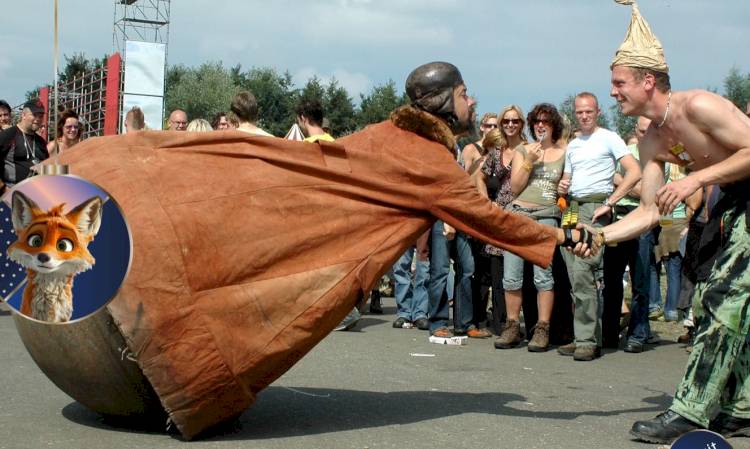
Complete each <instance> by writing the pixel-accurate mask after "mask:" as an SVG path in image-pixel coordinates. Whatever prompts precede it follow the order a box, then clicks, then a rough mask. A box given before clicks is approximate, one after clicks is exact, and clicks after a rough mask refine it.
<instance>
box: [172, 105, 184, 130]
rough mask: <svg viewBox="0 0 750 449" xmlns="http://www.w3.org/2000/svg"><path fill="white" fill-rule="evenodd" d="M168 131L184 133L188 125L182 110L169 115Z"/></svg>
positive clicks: (176, 110)
mask: <svg viewBox="0 0 750 449" xmlns="http://www.w3.org/2000/svg"><path fill="white" fill-rule="evenodd" d="M168 124H169V130H170V131H185V130H186V129H187V124H188V116H187V113H186V112H185V111H183V110H182V109H175V110H174V111H172V113H171V114H169V122H168Z"/></svg>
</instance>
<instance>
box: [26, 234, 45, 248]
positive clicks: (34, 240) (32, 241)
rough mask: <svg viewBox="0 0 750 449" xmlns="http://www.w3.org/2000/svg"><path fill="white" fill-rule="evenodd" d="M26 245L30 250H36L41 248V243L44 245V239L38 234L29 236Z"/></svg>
mask: <svg viewBox="0 0 750 449" xmlns="http://www.w3.org/2000/svg"><path fill="white" fill-rule="evenodd" d="M26 243H28V244H29V246H30V247H32V248H38V247H40V246H42V243H44V239H42V236H41V235H39V234H31V235H30V236H29V238H28V239H26Z"/></svg>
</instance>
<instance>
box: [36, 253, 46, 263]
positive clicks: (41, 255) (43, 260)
mask: <svg viewBox="0 0 750 449" xmlns="http://www.w3.org/2000/svg"><path fill="white" fill-rule="evenodd" d="M36 258H37V260H38V261H39V262H41V263H47V262H49V255H48V254H47V253H39V254H37V256H36Z"/></svg>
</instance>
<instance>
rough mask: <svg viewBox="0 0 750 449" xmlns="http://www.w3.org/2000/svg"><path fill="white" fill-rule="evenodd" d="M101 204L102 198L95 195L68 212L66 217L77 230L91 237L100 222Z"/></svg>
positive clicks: (97, 229)
mask: <svg viewBox="0 0 750 449" xmlns="http://www.w3.org/2000/svg"><path fill="white" fill-rule="evenodd" d="M102 205H103V203H102V199H101V198H99V197H98V196H95V197H93V198H90V199H88V200H86V201H84V202H83V203H82V204H80V205H79V206H77V207H76V208H75V209H73V210H71V211H70V212H68V214H67V215H66V217H67V218H68V219H69V220H70V221H71V222H72V223H73V224H74V225H75V226H76V227H77V228H78V232H80V233H81V234H83V235H89V236H91V237H93V236H95V235H96V233H97V232H99V225H101V223H102Z"/></svg>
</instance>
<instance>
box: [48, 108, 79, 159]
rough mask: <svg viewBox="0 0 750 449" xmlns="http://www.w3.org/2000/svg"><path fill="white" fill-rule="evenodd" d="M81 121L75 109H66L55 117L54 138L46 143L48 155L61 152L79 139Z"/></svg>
mask: <svg viewBox="0 0 750 449" xmlns="http://www.w3.org/2000/svg"><path fill="white" fill-rule="evenodd" d="M82 131H83V129H82V128H81V122H80V121H79V119H78V114H76V112H75V111H72V110H70V109H67V110H65V111H63V113H62V114H61V115H60V118H59V119H57V133H56V134H55V140H52V141H51V142H50V143H48V144H47V151H48V152H49V154H50V156H53V155H55V154H58V153H60V152H63V151H65V150H67V149H69V148H70V147H72V146H73V145H75V144H77V143H78V142H80V141H81V134H82Z"/></svg>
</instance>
